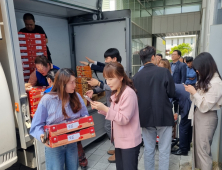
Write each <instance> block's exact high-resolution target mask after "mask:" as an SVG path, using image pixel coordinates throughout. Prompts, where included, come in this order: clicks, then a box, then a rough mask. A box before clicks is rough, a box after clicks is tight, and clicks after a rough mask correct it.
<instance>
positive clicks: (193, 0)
mask: <svg viewBox="0 0 222 170" xmlns="http://www.w3.org/2000/svg"><path fill="white" fill-rule="evenodd" d="M193 2H202V0H183V3H184V4H185V3H193Z"/></svg>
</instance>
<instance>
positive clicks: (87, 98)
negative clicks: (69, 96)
mask: <svg viewBox="0 0 222 170" xmlns="http://www.w3.org/2000/svg"><path fill="white" fill-rule="evenodd" d="M83 97H85V99H86V100H88V101H89V102H92V100H91V99H90V98H89V97H88V96H86V95H83Z"/></svg>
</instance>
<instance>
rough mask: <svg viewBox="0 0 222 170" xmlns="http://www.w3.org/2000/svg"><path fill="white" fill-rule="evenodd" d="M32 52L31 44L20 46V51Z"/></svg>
mask: <svg viewBox="0 0 222 170" xmlns="http://www.w3.org/2000/svg"><path fill="white" fill-rule="evenodd" d="M30 50H32V49H31V46H30V45H29V44H26V45H22V44H21V45H20V51H30Z"/></svg>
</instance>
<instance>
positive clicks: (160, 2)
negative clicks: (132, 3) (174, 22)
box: [151, 0, 163, 8]
mask: <svg viewBox="0 0 222 170" xmlns="http://www.w3.org/2000/svg"><path fill="white" fill-rule="evenodd" d="M151 3H152V5H151V6H152V8H155V7H162V6H163V0H162V1H153V2H151Z"/></svg>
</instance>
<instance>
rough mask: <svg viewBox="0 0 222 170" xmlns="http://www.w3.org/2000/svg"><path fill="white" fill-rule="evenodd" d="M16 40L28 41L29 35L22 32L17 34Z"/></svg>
mask: <svg viewBox="0 0 222 170" xmlns="http://www.w3.org/2000/svg"><path fill="white" fill-rule="evenodd" d="M18 38H19V39H21V38H23V39H29V38H30V33H24V32H18Z"/></svg>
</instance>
